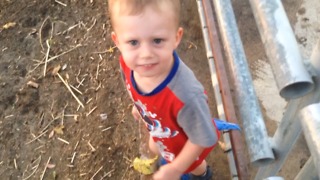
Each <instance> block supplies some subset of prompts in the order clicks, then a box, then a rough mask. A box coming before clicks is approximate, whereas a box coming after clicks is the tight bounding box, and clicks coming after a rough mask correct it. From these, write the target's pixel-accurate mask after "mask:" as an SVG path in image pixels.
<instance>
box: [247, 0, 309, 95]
mask: <svg viewBox="0 0 320 180" xmlns="http://www.w3.org/2000/svg"><path fill="white" fill-rule="evenodd" d="M249 2H250V4H251V8H252V10H253V13H254V17H255V20H256V22H257V25H258V29H259V32H260V36H261V39H262V42H263V43H264V46H265V49H266V52H267V56H268V59H269V61H270V64H271V66H272V70H273V74H274V76H275V80H276V82H277V85H278V88H279V90H280V95H281V96H282V97H283V98H285V99H287V100H289V99H294V98H299V97H302V96H304V95H306V94H307V93H309V92H311V90H312V88H313V82H312V79H311V77H310V75H309V73H308V72H307V70H306V69H305V67H304V65H303V62H302V58H301V54H300V51H299V48H298V45H297V42H296V39H295V36H294V33H293V31H292V29H291V26H290V24H289V21H288V18H287V16H286V13H285V11H284V9H283V6H282V3H281V1H280V0H273V1H270V0H250V1H249Z"/></svg>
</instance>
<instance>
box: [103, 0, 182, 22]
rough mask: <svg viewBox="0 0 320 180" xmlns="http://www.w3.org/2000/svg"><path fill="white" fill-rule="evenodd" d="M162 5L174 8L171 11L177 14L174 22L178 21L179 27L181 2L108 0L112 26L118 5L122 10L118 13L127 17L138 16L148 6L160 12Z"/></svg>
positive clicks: (176, 0)
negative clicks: (115, 7) (115, 8)
mask: <svg viewBox="0 0 320 180" xmlns="http://www.w3.org/2000/svg"><path fill="white" fill-rule="evenodd" d="M117 3H119V4H117ZM160 3H169V5H170V6H171V7H172V9H171V10H172V11H173V12H174V14H175V19H174V20H175V21H176V24H177V27H178V26H179V21H180V0H108V10H109V15H110V19H111V24H112V25H113V24H114V22H113V21H114V16H116V14H115V12H114V6H115V5H116V4H117V5H118V6H119V8H120V9H119V12H118V13H120V14H125V15H138V14H141V13H143V11H144V9H145V8H146V7H148V6H151V7H153V8H155V10H158V9H159V5H160Z"/></svg>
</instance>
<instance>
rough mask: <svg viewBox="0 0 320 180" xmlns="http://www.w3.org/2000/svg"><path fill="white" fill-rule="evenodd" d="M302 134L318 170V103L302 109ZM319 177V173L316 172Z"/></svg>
mask: <svg viewBox="0 0 320 180" xmlns="http://www.w3.org/2000/svg"><path fill="white" fill-rule="evenodd" d="M299 117H300V120H301V124H302V129H303V133H304V136H305V139H306V141H307V144H308V147H309V150H310V152H311V156H312V159H313V163H314V165H315V168H316V169H318V170H319V169H320V103H317V104H312V105H309V106H307V107H304V108H303V109H302V110H301V111H300V114H299ZM318 177H320V171H318Z"/></svg>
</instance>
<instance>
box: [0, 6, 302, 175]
mask: <svg viewBox="0 0 320 180" xmlns="http://www.w3.org/2000/svg"><path fill="white" fill-rule="evenodd" d="M283 2H284V3H285V5H286V7H288V8H289V10H295V11H294V12H297V10H298V9H297V8H298V7H299V4H298V3H292V2H289V0H285V1H283ZM297 2H298V1H297ZM182 3H183V8H182V9H183V11H182V23H181V25H182V27H184V28H185V35H184V38H183V40H182V43H181V45H180V46H179V49H178V50H177V51H178V53H179V55H180V56H181V58H182V59H183V60H184V61H185V62H186V63H187V64H188V65H189V66H190V67H191V69H193V70H194V72H195V74H196V76H197V77H198V79H199V80H200V81H201V82H202V83H203V85H204V86H205V88H206V89H207V91H208V95H209V97H210V102H209V104H210V108H211V110H212V114H213V116H215V115H216V114H217V113H216V110H215V109H216V107H215V104H214V98H213V91H212V86H211V80H210V74H209V70H208V68H207V67H208V64H207V60H206V52H205V49H204V44H203V39H202V31H201V28H200V21H199V16H198V10H197V6H196V2H195V1H192V0H183V2H182ZM233 4H234V7H235V14H236V16H237V17H240V18H239V19H238V21H239V22H246V24H244V25H243V26H240V32H241V34H242V35H243V37H244V38H243V40H244V45H245V46H246V47H247V48H246V53H247V55H248V56H249V57H250V58H249V61H250V59H255V58H256V57H258V56H264V54H263V52H262V51H260V50H261V48H262V45H261V43H260V42H259V35H258V32H257V29H256V28H255V25H254V21H253V19H252V18H253V17H252V13H251V11H250V9H249V8H250V7H249V4H248V2H247V1H234V2H233ZM0 7H1V8H0V177H1V178H0V179H12V180H15V179H39V178H40V179H90V178H92V179H115V180H118V179H125V180H127V179H139V178H140V175H139V174H138V173H137V172H135V171H134V170H133V168H132V166H131V161H132V160H133V159H134V157H136V156H139V144H140V140H141V137H140V134H139V130H138V129H139V128H138V124H137V123H136V122H135V121H133V118H132V117H131V114H130V111H131V106H130V101H129V98H128V96H127V94H126V92H125V90H124V88H123V85H122V82H121V79H120V75H119V70H118V55H119V52H118V51H117V49H116V48H113V46H114V45H113V43H112V42H111V40H110V37H109V34H110V32H111V27H110V23H109V21H108V16H107V12H106V7H107V3H106V1H105V0H80V1H76V0H68V1H54V0H50V1H40V0H33V1H27V0H21V1H17V0H1V1H0ZM294 12H292V13H294ZM291 17H293V15H292V16H291ZM292 21H294V18H293V19H292ZM5 25H6V26H5ZM248 48H249V49H248ZM250 48H251V49H250ZM59 67H60V70H59V72H58V73H57V72H56V71H57V69H58V68H59ZM63 81H65V82H66V83H67V84H69V85H70V86H69V85H68V86H67V85H66V84H64V83H63ZM36 86H38V87H36ZM68 88H70V89H71V90H70V89H68ZM71 91H72V92H73V94H72V93H71ZM82 105H83V107H82ZM270 126H271V127H275V125H272V123H271V125H270ZM208 162H209V164H210V165H211V167H213V171H214V174H215V178H214V179H230V175H229V170H228V165H227V164H228V162H227V159H226V155H225V154H224V153H223V152H222V150H221V149H220V148H216V149H215V150H214V151H213V152H212V153H211V155H210V157H209V159H208Z"/></svg>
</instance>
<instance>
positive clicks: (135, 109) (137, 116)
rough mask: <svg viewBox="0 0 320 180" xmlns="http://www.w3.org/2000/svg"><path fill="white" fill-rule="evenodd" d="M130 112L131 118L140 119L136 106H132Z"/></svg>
mask: <svg viewBox="0 0 320 180" xmlns="http://www.w3.org/2000/svg"><path fill="white" fill-rule="evenodd" d="M131 113H132V115H133V118H134V119H135V120H139V119H140V117H141V116H140V114H139V111H138V109H137V108H136V106H134V105H133V106H132V111H131Z"/></svg>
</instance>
